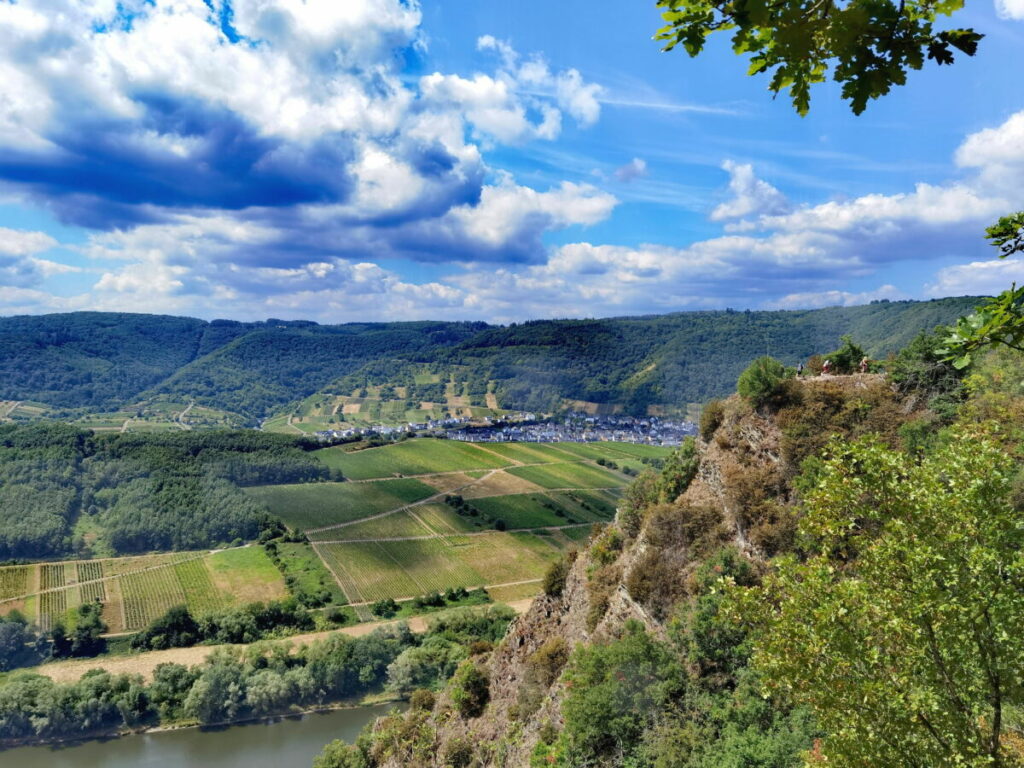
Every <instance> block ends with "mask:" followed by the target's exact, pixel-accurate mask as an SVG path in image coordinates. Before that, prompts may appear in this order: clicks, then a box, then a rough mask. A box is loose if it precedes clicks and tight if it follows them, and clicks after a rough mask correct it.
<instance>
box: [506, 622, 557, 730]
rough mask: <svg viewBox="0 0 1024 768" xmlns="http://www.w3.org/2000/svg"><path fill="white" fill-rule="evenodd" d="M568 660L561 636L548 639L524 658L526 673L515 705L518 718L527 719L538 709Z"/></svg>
mask: <svg viewBox="0 0 1024 768" xmlns="http://www.w3.org/2000/svg"><path fill="white" fill-rule="evenodd" d="M568 660H569V644H568V643H566V642H565V638H563V637H561V636H556V637H552V638H550V639H548V640H547V641H546V642H545V643H544V644H543V645H541V647H540V648H538V649H537V650H536V651H534V652H533V653H531V654H530V655H529V656H528V657H527V658H526V671H525V672H524V673H523V684H522V686H521V687H520V689H519V697H518V701H517V703H516V711H517V713H518V716H519V717H520V718H526V717H529V716H530V715H532V714H533V713H534V712H536V711H537V710H538V709H540V705H541V703H542V702H543V700H544V694H545V693H546V692H547V690H548V689H549V688H550V687H551V684H552V683H554V682H555V680H557V679H558V676H559V674H561V672H562V667H564V666H565V664H566V662H567V661H568Z"/></svg>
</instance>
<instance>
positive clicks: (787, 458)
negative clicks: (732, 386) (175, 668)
mask: <svg viewBox="0 0 1024 768" xmlns="http://www.w3.org/2000/svg"><path fill="white" fill-rule="evenodd" d="M789 398H790V400H791V402H789V403H788V404H784V405H783V406H782V407H776V408H775V409H774V410H763V411H755V410H754V409H752V408H751V407H750V406H749V405H747V404H746V403H745V402H744V401H742V400H740V399H739V398H738V397H736V396H734V397H732V398H729V399H728V400H726V401H724V403H723V416H722V419H721V421H720V423H719V424H718V426H717V428H716V429H715V430H714V431H713V434H710V435H707V437H708V440H707V441H704V440H698V456H699V462H700V463H699V467H698V470H697V472H696V475H695V476H694V479H693V480H692V482H691V483H690V485H689V487H688V488H687V489H686V491H685V492H684V493H683V494H682V495H681V496H680V497H679V498H678V499H676V500H675V501H674V502H671V503H667V504H660V505H656V506H655V507H654V508H652V509H651V510H649V511H648V514H647V515H646V518H645V521H644V523H643V526H642V527H641V529H640V532H639V533H638V534H637V536H636V537H635V538H632V539H628V538H624V534H619V535H620V540H621V549H620V550H618V551H617V552H614V554H613V556H612V559H611V560H609V556H608V548H607V547H599V546H596V545H595V542H596V544H600V543H601V539H602V538H604V537H606V536H609V535H610V534H609V531H615V532H617V531H618V523H619V522H620V521H619V520H618V519H617V520H616V523H615V524H612V525H611V526H610V527H609V529H608V530H606V531H605V532H603V533H595V534H594V536H593V537H592V538H591V544H590V546H588V547H587V548H585V549H583V550H582V551H580V553H579V554H578V556H577V557H576V559H575V562H574V563H573V565H572V567H571V569H570V570H569V573H568V575H567V577H566V582H565V588H564V590H563V591H562V594H561V595H560V596H545V597H541V598H540V599H538V600H536V601H535V602H534V604H533V606H532V608H531V609H530V610H529V611H528V612H527V613H525V614H523V615H522V616H520V617H518V618H517V619H516V620H515V621H514V622H513V624H512V626H511V627H510V629H509V631H508V634H507V636H506V637H505V639H504V640H503V641H502V642H501V643H500V644H499V645H498V646H497V648H495V649H494V650H493V651H492V652H490V653H489V654H486V655H483V656H480V657H478V658H477V659H476V662H477V663H478V664H479V665H480V666H481V668H482V669H484V670H485V671H486V673H487V675H488V677H489V679H490V701H489V704H488V706H487V708H486V710H485V711H484V712H483V714H482V715H480V716H479V717H476V718H471V719H465V718H463V717H460V716H459V715H457V714H456V713H455V712H454V711H453V709H452V707H451V702H450V697H449V696H448V694H442V695H441V696H439V697H438V700H437V704H436V706H435V709H434V711H433V713H432V714H431V715H430V718H429V727H430V728H432V729H434V733H435V738H436V741H435V746H436V749H435V750H434V751H433V754H432V756H431V757H429V758H427V759H426V761H425V762H417V763H411V762H409V761H398V760H395V761H393V762H390V763H386V765H388V766H394V768H398V766H409V765H413V764H415V765H424V766H427V765H429V766H445V765H465V766H496V767H501V768H520V767H521V766H528V765H530V755H531V752H532V751H533V749H534V747H535V746H536V745H537V743H538V741H539V740H540V739H541V737H542V732H543V731H544V730H545V729H548V730H550V728H551V727H552V726H554V727H555V728H557V727H558V726H559V724H560V708H561V700H562V696H563V693H564V686H563V685H562V684H561V683H560V682H559V681H557V680H555V681H554V682H553V683H551V684H550V685H549V686H547V688H546V690H544V691H542V693H541V701H540V704H539V706H536V702H534V706H535V707H536V708H535V709H534V708H533V707H530V708H529V710H530V711H523V708H522V706H521V703H522V702H521V699H522V691H523V689H524V687H525V686H527V684H528V682H529V680H528V678H529V676H530V674H531V672H530V665H531V657H534V655H535V654H537V652H538V651H540V650H541V649H542V648H545V647H548V646H547V645H546V644H549V643H552V642H557V641H558V639H561V640H564V641H565V644H566V646H567V648H568V649H571V648H573V647H575V646H577V645H578V644H586V643H593V642H601V641H602V639H608V638H611V637H614V636H616V635H617V634H618V633H619V632H620V631H621V629H622V627H623V625H624V624H625V623H626V622H627V621H629V620H636V621H639V622H641V623H642V624H643V625H644V626H645V627H646V628H647V630H648V631H649V632H653V633H656V634H658V635H664V633H665V626H664V624H663V622H664V620H665V617H666V614H667V613H668V609H669V608H670V607H671V604H672V603H674V602H675V601H676V600H679V599H682V598H684V597H685V594H686V592H685V589H686V580H687V577H688V575H689V574H691V573H692V572H693V571H694V570H695V569H696V567H697V565H698V564H699V558H700V557H701V555H702V554H703V553H706V552H707V548H708V547H713V546H721V545H722V544H727V543H733V544H735V545H736V546H737V547H738V548H739V549H740V550H741V551H743V552H745V553H746V554H747V555H749V556H750V557H752V558H753V559H755V560H762V559H764V558H765V557H766V556H769V555H771V554H772V553H773V552H774V551H776V550H777V549H778V548H780V547H781V546H782V544H781V543H780V542H784V541H785V537H786V536H787V535H791V531H792V527H793V525H792V521H793V520H794V519H795V513H794V499H793V495H792V490H791V480H792V478H793V477H794V476H795V475H796V473H797V471H798V469H799V464H800V462H801V461H802V460H803V458H805V456H806V455H808V454H807V453H806V451H808V450H809V448H813V449H815V450H817V449H820V447H821V446H823V445H824V444H825V443H826V442H827V440H828V439H829V438H830V436H831V435H832V434H833V433H838V434H839V435H841V436H846V437H851V436H855V435H856V434H859V433H861V432H864V431H877V427H878V424H879V423H882V422H884V423H887V424H888V429H889V431H890V433H892V432H893V430H895V429H896V428H897V427H898V426H899V424H900V423H902V422H904V421H906V420H908V419H911V418H913V417H914V416H915V415H917V414H916V413H915V411H914V406H913V404H910V405H909V408H908V407H907V403H906V402H905V401H902V400H901V398H900V397H899V395H898V394H897V393H896V392H895V391H894V390H893V389H892V388H891V387H890V386H889V385H888V384H887V383H886V382H885V380H884V378H883V377H879V376H845V377H822V378H818V379H811V380H807V381H802V382H794V383H793V384H792V391H791V392H790V395H789ZM621 515H622V512H621V510H620V515H619V516H620V517H621ZM694 523H696V525H694ZM655 568H660V569H661V570H660V571H657V573H659V574H668V575H669V576H670V577H671V578H669V579H668V580H669V581H674V582H676V583H677V585H678V586H676V587H674V591H673V588H669V587H670V586H671V585H669V586H666V585H665V584H664V583H662V582H664V581H665V580H666V579H664V578H661V577H660V576H659V577H657V578H655V579H654V582H655V583H654V584H653V587H652V586H651V585H650V584H648V585H647V587H645V588H644V589H641V588H640V586H642V585H643V584H644V582H643V578H642V577H644V576H650V574H649V573H648V571H650V570H652V569H655ZM453 743H460V744H468V745H470V746H471V751H472V757H471V758H466V759H467V760H468V762H453V761H452V760H450V759H449V757H446V756H450V755H451V754H452V752H451V745H452V744H453Z"/></svg>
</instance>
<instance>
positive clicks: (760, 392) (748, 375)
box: [736, 355, 786, 408]
mask: <svg viewBox="0 0 1024 768" xmlns="http://www.w3.org/2000/svg"><path fill="white" fill-rule="evenodd" d="M785 379H786V368H785V366H784V365H783V364H782V363H780V362H779V361H778V360H776V359H774V358H771V357H768V356H767V355H766V356H764V357H759V358H757V359H756V360H755V361H754V362H752V363H751V364H750V365H749V366H747V368H746V369H745V370H744V371H743V373H741V374H740V377H739V379H737V380H736V391H737V392H739V393H740V396H741V397H744V398H746V399H747V400H749V401H750V403H751V404H752V405H754V406H755V407H757V408H759V407H761V406H762V405H764V404H765V403H767V402H768V401H769V400H770V399H771V398H772V397H773V396H774V395H775V394H776V393H777V392H778V390H779V387H780V386H781V384H782V382H783V381H785Z"/></svg>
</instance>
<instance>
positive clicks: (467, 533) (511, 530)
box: [314, 518, 594, 587]
mask: <svg viewBox="0 0 1024 768" xmlns="http://www.w3.org/2000/svg"><path fill="white" fill-rule="evenodd" d="M417 519H419V518H417ZM420 522H423V521H422V520H421V521H420ZM424 525H426V523H424ZM591 525H594V523H568V524H566V525H535V526H533V527H532V528H508V529H506V530H505V531H496V530H494V529H489V530H486V531H456V532H455V533H436V534H434V535H433V536H391V537H388V536H378V537H377V538H374V539H328V540H325V541H317V542H314V543H315V544H366V543H369V542H371V541H424V540H427V539H447V538H451V537H452V536H488V535H493V534H496V533H515V532H517V531H561V530H565V529H566V528H585V527H587V526H591ZM399 567H401V564H399ZM490 586H495V587H504V586H509V585H506V584H493V585H490Z"/></svg>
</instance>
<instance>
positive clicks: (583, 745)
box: [550, 621, 685, 766]
mask: <svg viewBox="0 0 1024 768" xmlns="http://www.w3.org/2000/svg"><path fill="white" fill-rule="evenodd" d="M564 679H565V681H566V684H567V694H566V697H565V699H564V701H563V703H562V716H563V718H564V720H565V727H564V729H563V730H562V732H561V734H559V737H558V739H557V741H556V742H555V744H554V745H553V746H552V747H551V748H550V757H551V758H552V760H553V762H552V763H551V764H553V765H561V766H577V765H599V764H602V763H601V761H602V760H610V759H612V758H613V757H614V758H615V759H616V760H617V764H620V765H630V764H634V763H630V762H628V761H629V760H630V759H631V758H632V757H633V756H634V755H635V754H636V753H637V752H638V751H639V748H640V746H641V744H642V741H643V738H644V734H645V732H646V731H647V730H648V729H650V728H652V727H653V726H654V725H655V723H656V722H657V721H658V719H659V715H660V713H661V712H662V711H663V710H664V709H666V708H667V707H668V705H669V703H670V702H671V701H672V700H674V699H676V698H678V697H680V696H681V695H682V693H683V691H684V689H685V674H684V671H683V668H682V666H681V665H680V664H679V662H678V660H677V659H676V657H675V656H674V655H673V654H672V653H671V651H670V649H669V647H668V646H667V645H666V644H664V643H662V642H659V641H658V640H656V639H655V638H654V637H652V636H651V635H649V634H648V633H647V632H645V631H644V629H643V626H642V625H640V624H639V623H638V622H635V621H631V622H628V623H627V624H626V626H625V627H624V628H623V634H622V636H621V637H620V638H618V639H616V640H614V641H612V642H610V643H608V644H606V645H592V646H589V647H581V648H579V649H578V650H577V651H576V652H575V653H573V655H572V658H571V660H570V662H569V665H568V667H567V668H566V670H565V672H564Z"/></svg>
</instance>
